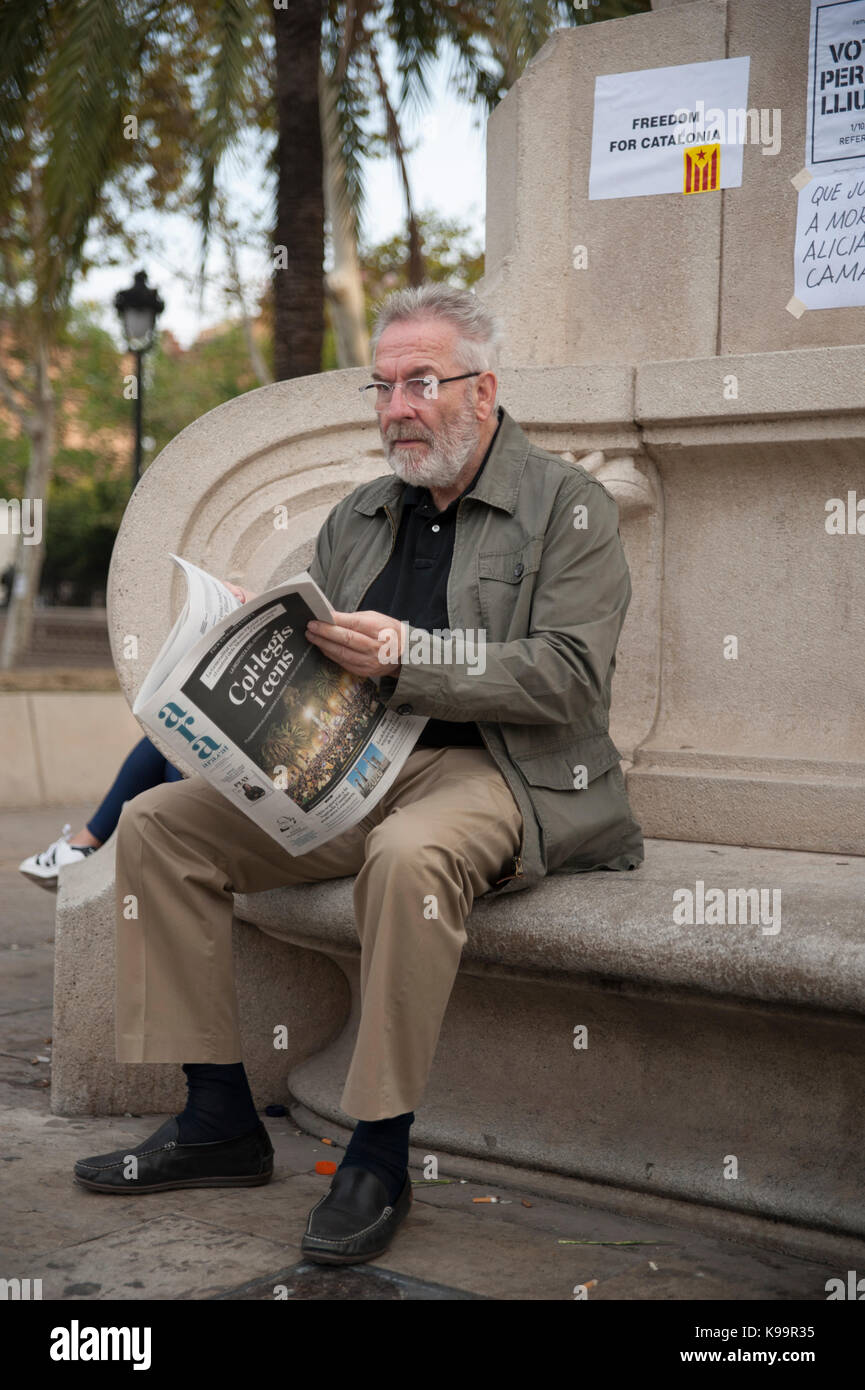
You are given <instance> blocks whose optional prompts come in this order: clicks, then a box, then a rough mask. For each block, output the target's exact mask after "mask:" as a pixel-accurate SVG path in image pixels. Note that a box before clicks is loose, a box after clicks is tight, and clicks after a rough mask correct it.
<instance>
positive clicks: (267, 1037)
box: [52, 841, 865, 1235]
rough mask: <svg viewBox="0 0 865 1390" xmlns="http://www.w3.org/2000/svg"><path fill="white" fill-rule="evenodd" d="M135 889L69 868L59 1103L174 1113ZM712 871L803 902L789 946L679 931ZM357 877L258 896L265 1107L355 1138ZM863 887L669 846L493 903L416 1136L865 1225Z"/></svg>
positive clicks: (258, 1095)
mask: <svg viewBox="0 0 865 1390" xmlns="http://www.w3.org/2000/svg"><path fill="white" fill-rule="evenodd" d="M112 880H113V855H112V852H111V846H110V844H109V845H108V846H106V848H105V850H104V851H102V852H100V854H98V855H95V856H92V857H91V858H90V859H88V860H85V861H84V863H82V864H81V865H77V866H75V867H74V868H72V869H70V870H68V871H65V872H64V876H63V883H62V888H61V902H60V911H59V913H58V937H57V960H58V964H57V975H56V983H55V1026H54V1033H55V1047H54V1069H53V1071H54V1074H53V1091H52V1109H54V1110H55V1111H58V1112H60V1113H64V1114H77V1113H81V1112H82V1111H85V1112H90V1113H93V1112H97V1113H106V1112H108V1113H118V1112H120V1113H122V1112H124V1111H127V1110H128V1111H132V1112H133V1113H164V1112H170V1111H173V1110H176V1109H179V1108H182V1105H183V1103H184V1098H185V1086H184V1082H183V1076H182V1073H181V1071H180V1068H179V1066H176V1067H175V1066H170V1065H158V1066H157V1065H153V1064H149V1063H145V1064H140V1065H136V1066H134V1067H133V1066H129V1065H121V1064H118V1063H115V1062H114V1061H113V1056H114V1053H113V1019H112V1016H111V1010H110V1008H106V1002H107V999H108V998H110V996H111V991H112V990H113V951H114V916H113V912H114V909H113V881H112ZM697 880H702V881H703V882H704V883H705V884H706V886H707V888H708V887H721V888H725V889H726V888H728V887H733V888H742V887H761V886H762V887H767V886H769V887H772V888H774V889H778V890H780V893H781V909H782V910H781V925H780V931H779V932H777V934H766V933H764V932H763V930H762V925H760V924H755V925H730V926H706V925H704V926H699V925H694V926H677V925H674V923H673V920H672V916H673V904H674V898H673V893H674V892H675V890H677V889H680V888H682V887H683V886H684V887H687V886H689V885H690V886H691V888H693V887H694V885H695V883H696V882H697ZM352 884H353V880H352V879H351V878H343V879H336V880H333V881H331V882H329V883H324V884H308V885H301V886H299V887H296V888H285V889H276V890H273V891H270V892H267V893H257V894H250V895H245V896H244V895H237V897H236V899H235V902H236V918H237V920H236V922H235V926H234V933H235V941H234V944H235V964H236V971H237V981H238V997H239V1006H240V1014H241V1029H242V1034H243V1038H244V1061H245V1063H246V1067H247V1071H248V1073H249V1076H250V1081H251V1084H252V1089H253V1093H254V1095H255V1099H256V1103H257V1104H258V1105H259V1107H263V1106H264V1105H266V1104H268V1103H271V1102H274V1101H276V1102H282V1103H285V1102H286V1101H287V1100H288V1099H289V1094H290V1095H291V1096H292V1097H293V1098H294V1101H295V1108H294V1109H293V1111H292V1113H293V1114H294V1115H295V1116H296V1118H298V1120H299V1121H301V1122H304V1121H305V1122H306V1124H307V1125H309V1126H310V1127H311V1128H312V1129H313V1131H316V1130H318V1131H319V1132H322V1133H324V1132H326V1133H329V1134H331V1135H338V1134H340V1133H341V1132H342V1131H345V1132H347V1131H348V1130H349V1129H350V1128H351V1127H352V1125H353V1117H349V1116H346V1115H345V1114H344V1113H343V1112H342V1111H341V1109H340V1107H339V1098H340V1095H341V1092H342V1086H343V1081H344V1078H345V1074H346V1071H347V1068H348V1062H349V1059H350V1056H351V1051H352V1047H353V1044H354V1038H355V1033H356V1026H357V1018H358V1014H359V981H358V975H359V962H360V951H359V943H358V940H357V936H356V933H355V928H354V918H353V913H352ZM863 893H865V860H862V859H855V860H854V859H851V860H849V861H847V863H846V864H843V863H842V864H839V863H837V862H836V860H835V859H834V858H833V857H832V856H829V855H817V854H805V853H792V852H784V851H777V850H754V849H737V848H734V847H728V846H708V845H697V844H691V843H682V842H677V841H651V842H649V843H648V845H647V855H646V861H645V863H644V864H643V866H642V867H641V869H640V870H639V871H638V872H637V873H635V874H612V873H604V872H599V873H591V874H581V875H575V876H570V875H553V876H552V877H551V878H549V879H547V880H545V881H544V882H543V883H542V884H540V885H538V886H537V887H536V888H534V889H529V890H527V891H524V892H522V893H515V894H512V895H510V896H509V897H506V898H503V899H498V900H491V901H485V900H484V899H483V898H480V899H478V900H477V902H476V903H475V906H474V908H473V910H472V913H471V916H470V918H469V922H468V942H467V945H466V947H465V950H464V953H463V959H462V962H461V966H460V971H459V975H458V977H457V982H456V985H455V987H454V991H453V994H452V996H451V1000H450V1003H449V1005H448V1010H447V1013H446V1016H445V1020H444V1025H443V1028H442V1034H441V1038H440V1041H439V1046H438V1050H437V1054H436V1060H435V1065H434V1067H433V1072H432V1075H431V1078H430V1082H429V1085H428V1087H427V1091H426V1094H425V1096H424V1098H423V1100H422V1103H421V1105H420V1106H419V1107H418V1112H417V1120H416V1124H415V1126H414V1129H413V1132H412V1133H413V1143H414V1144H416V1145H422V1146H425V1149H426V1150H427V1151H429V1152H431V1153H440V1154H442V1153H448V1152H450V1153H458V1154H462V1155H473V1156H476V1157H479V1158H488V1159H495V1160H496V1161H497V1162H504V1163H513V1164H517V1165H523V1166H529V1167H532V1168H540V1169H548V1170H550V1171H553V1172H557V1173H562V1174H568V1175H573V1176H578V1177H581V1178H584V1179H589V1180H596V1181H598V1182H604V1183H609V1184H615V1185H620V1186H624V1187H629V1188H634V1189H638V1190H644V1191H646V1192H653V1193H662V1194H664V1195H665V1196H674V1197H679V1198H685V1199H690V1200H693V1201H699V1202H705V1203H712V1204H717V1205H721V1206H729V1207H730V1208H733V1209H736V1210H738V1211H741V1212H749V1213H752V1214H761V1215H764V1216H766V1215H770V1216H773V1217H775V1218H777V1219H783V1220H788V1221H793V1222H802V1223H806V1224H808V1225H811V1226H820V1227H825V1228H826V1229H830V1230H839V1231H845V1232H848V1233H856V1234H860V1235H862V1234H865V1203H863V1200H862V1194H863V1191H865V1146H863V1145H862V1143H861V1122H860V1117H861V1096H862V1093H863V1086H865V944H863V941H862V934H861V923H860V918H859V910H858V908H856V907H855V904H856V903H857V901H858V902H861V901H862V897H863ZM251 924H252V925H251ZM275 1024H284V1025H285V1027H286V1030H287V1033H286V1047H285V1049H279V1050H277V1049H276V1048H274V1045H273V1028H274V1025H275ZM577 1028H585V1029H586V1034H585V1035H584V1037H583V1038H580V1037H579V1036H578V1037H577V1040H578V1041H583V1040H584V1041H585V1043H586V1045H585V1046H583V1047H580V1048H576V1047H575V1045H574V1044H575V1029H577ZM731 1159H733V1160H735V1163H734V1164H732V1163H731ZM734 1168H735V1170H736V1171H737V1176H735V1177H733V1176H725V1171H726V1172H727V1173H728V1174H730V1173H732V1171H733V1170H734Z"/></svg>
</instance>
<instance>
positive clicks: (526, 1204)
mask: <svg viewBox="0 0 865 1390" xmlns="http://www.w3.org/2000/svg"><path fill="white" fill-rule="evenodd" d="M531 1205H532V1204H531V1202H527V1201H526V1199H525V1197H524V1198H523V1206H524V1207H530V1206H531Z"/></svg>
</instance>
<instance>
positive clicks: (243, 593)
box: [222, 579, 258, 603]
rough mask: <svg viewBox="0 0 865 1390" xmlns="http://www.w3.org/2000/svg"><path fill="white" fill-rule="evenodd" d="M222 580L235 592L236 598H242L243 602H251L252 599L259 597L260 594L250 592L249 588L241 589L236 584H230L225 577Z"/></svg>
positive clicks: (227, 587)
mask: <svg viewBox="0 0 865 1390" xmlns="http://www.w3.org/2000/svg"><path fill="white" fill-rule="evenodd" d="M222 582H223V584H224V585H225V587H226V589H228V590H230V592H231V593H232V594H234V597H235V598H239V599H240V602H241V603H249V602H251V600H252V599H254V598H258V594H253V593H250V591H249V589H239V588H238V587H237V585H236V584H229V582H228V580H227V579H223V581H222Z"/></svg>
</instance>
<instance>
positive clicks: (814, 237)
mask: <svg viewBox="0 0 865 1390" xmlns="http://www.w3.org/2000/svg"><path fill="white" fill-rule="evenodd" d="M795 257H796V298H797V299H798V300H800V301H801V303H802V304H804V305H805V307H806V309H841V308H845V307H855V306H857V305H862V304H865V171H863V170H847V171H846V172H845V173H843V174H829V175H826V174H821V175H819V176H818V177H816V178H813V179H811V181H810V183H807V184H806V185H805V187H804V188H803V189H802V190H801V192H800V194H799V209H798V215H797V220H796V251H795Z"/></svg>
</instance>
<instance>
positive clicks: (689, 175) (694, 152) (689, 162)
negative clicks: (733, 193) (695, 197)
mask: <svg viewBox="0 0 865 1390" xmlns="http://www.w3.org/2000/svg"><path fill="white" fill-rule="evenodd" d="M720 187H721V146H720V145H693V146H692V147H691V149H689V150H685V189H684V191H685V192H686V193H711V192H712V191H713V189H715V188H720Z"/></svg>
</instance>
